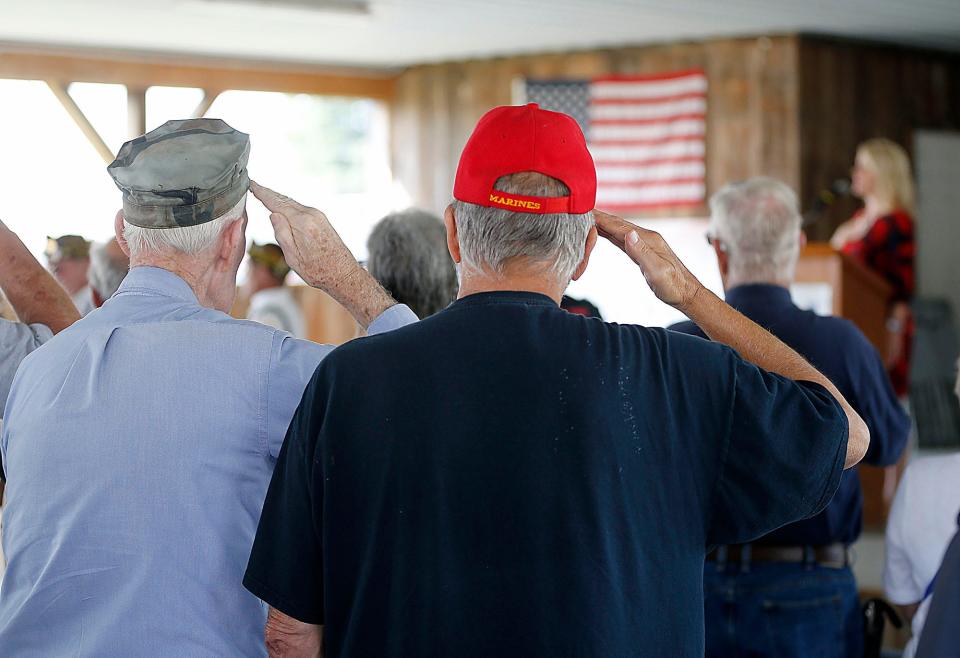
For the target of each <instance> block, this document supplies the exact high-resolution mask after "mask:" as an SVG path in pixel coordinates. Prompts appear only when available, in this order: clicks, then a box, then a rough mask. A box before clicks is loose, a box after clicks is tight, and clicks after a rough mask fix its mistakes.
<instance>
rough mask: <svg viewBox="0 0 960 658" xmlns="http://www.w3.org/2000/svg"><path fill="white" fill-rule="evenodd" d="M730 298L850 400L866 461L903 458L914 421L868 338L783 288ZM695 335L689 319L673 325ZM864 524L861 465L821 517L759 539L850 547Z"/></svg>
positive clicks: (753, 288)
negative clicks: (865, 433) (799, 302)
mask: <svg viewBox="0 0 960 658" xmlns="http://www.w3.org/2000/svg"><path fill="white" fill-rule="evenodd" d="M726 297H727V303H728V304H730V305H731V306H733V308H735V309H737V310H738V311H740V312H741V313H743V314H744V315H745V316H747V317H748V318H750V319H751V320H753V321H754V322H756V323H757V324H759V325H760V326H761V327H764V328H765V329H767V330H768V331H770V333H772V334H773V335H774V336H776V337H777V338H779V339H780V340H782V341H783V342H784V343H786V344H787V345H789V346H790V347H792V348H793V349H795V350H796V351H797V353H799V354H800V355H801V356H803V357H804V358H805V359H807V361H809V362H810V363H811V364H812V365H813V366H814V367H815V368H816V369H817V370H819V371H820V372H821V373H823V374H824V375H825V376H826V377H827V379H829V380H830V381H831V382H833V385H834V386H836V387H837V390H838V391H840V393H841V394H842V395H843V397H845V398H846V399H847V402H849V403H850V406H851V407H853V408H854V410H856V412H857V413H858V414H860V417H861V418H863V420H864V422H865V423H866V424H867V427H868V428H869V429H870V448H869V449H868V450H867V454H866V456H865V457H864V458H863V462H864V463H866V464H872V465H874V466H888V465H890V464H895V463H896V462H897V460H898V459H900V453H901V452H903V447H904V445H906V442H907V437H908V436H909V434H910V418H909V417H908V416H907V414H906V412H905V411H904V410H903V406H901V404H900V403H899V402H898V401H897V396H896V394H895V393H894V392H893V386H892V385H891V384H890V377H889V376H888V375H887V371H886V369H885V368H884V366H883V362H882V361H881V360H880V355H879V354H878V353H877V350H876V349H874V347H873V345H871V344H870V341H868V340H867V339H866V337H865V336H864V335H863V334H862V333H861V332H860V330H859V329H857V328H856V327H855V326H854V325H853V323H851V322H850V321H849V320H844V319H842V318H834V317H823V316H819V315H817V314H816V313H813V312H812V311H802V310H800V309H799V308H797V307H796V306H795V305H794V304H793V302H792V301H791V300H790V291H788V290H787V289H786V288H783V287H781V286H773V285H766V284H750V285H744V286H737V287H736V288H732V289H730V290H729V291H728V292H727V295H726ZM670 328H671V329H672V330H674V331H682V332H683V333H687V334H692V335H695V336H703V335H704V334H703V332H702V331H700V328H699V327H697V325H695V324H694V323H692V322H681V323H680V324H676V325H674V326H672V327H670ZM862 527H863V493H862V491H861V489H860V478H859V477H858V476H857V471H856V469H850V470H848V471H846V472H844V474H843V478H842V479H841V480H840V487H839V488H838V489H837V493H836V494H835V495H834V497H833V500H832V501H830V504H829V505H828V506H827V508H826V509H824V510H823V512H821V513H820V514H818V515H817V516H815V517H813V518H811V519H806V520H804V521H800V522H799V523H793V524H790V525H788V526H786V527H784V528H781V529H779V530H777V531H776V532H773V533H771V534H769V535H767V536H766V537H763V538H762V539H760V540H759V541H758V542H757V543H760V544H768V545H776V546H803V545H810V546H825V545H827V544H833V543H843V544H852V543H853V542H855V541H856V540H857V537H859V536H860V531H861V529H862Z"/></svg>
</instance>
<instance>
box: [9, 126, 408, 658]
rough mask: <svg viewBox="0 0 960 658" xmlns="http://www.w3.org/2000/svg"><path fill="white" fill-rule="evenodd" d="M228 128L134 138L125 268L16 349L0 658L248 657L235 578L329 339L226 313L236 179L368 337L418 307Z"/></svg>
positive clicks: (241, 201) (128, 164)
mask: <svg viewBox="0 0 960 658" xmlns="http://www.w3.org/2000/svg"><path fill="white" fill-rule="evenodd" d="M248 155H249V140H248V138H247V136H246V135H244V134H243V133H240V132H237V131H235V130H233V129H232V128H230V126H228V125H227V124H225V123H224V122H222V121H220V120H214V119H197V120H188V121H171V122H168V123H166V124H164V125H163V126H161V127H160V128H158V129H156V130H154V131H152V132H150V133H148V134H146V135H144V136H143V137H140V138H138V139H135V140H133V141H131V142H128V143H127V144H125V145H124V146H123V148H122V149H121V150H120V153H119V155H118V157H117V159H116V161H114V163H113V164H111V165H110V167H109V168H108V169H109V172H110V174H111V176H113V178H114V180H115V181H116V183H117V185H118V186H119V187H120V188H121V190H122V191H123V211H122V212H121V213H119V214H118V215H117V226H116V232H117V239H118V240H119V242H120V245H121V246H122V247H123V249H124V250H125V251H126V252H128V253H129V255H130V266H131V270H130V273H129V274H128V275H127V277H126V279H125V280H124V281H123V284H122V285H121V286H120V289H119V291H118V292H117V293H116V294H115V295H114V296H113V297H112V298H111V299H110V300H109V301H107V302H106V303H105V304H104V305H103V307H102V308H101V309H100V310H98V311H96V312H94V313H91V314H90V315H89V316H88V317H87V318H85V319H84V320H82V321H80V322H78V323H77V324H75V325H74V326H72V327H71V328H70V329H69V330H67V331H64V332H62V333H60V334H59V335H58V336H56V337H55V338H53V339H52V340H51V341H50V342H49V343H48V344H47V345H45V346H44V347H43V348H41V349H39V350H37V351H36V352H34V353H33V354H32V355H31V356H30V357H28V358H27V359H26V360H25V361H24V363H23V366H22V367H21V368H20V371H19V373H18V374H17V377H16V379H15V380H14V383H13V389H12V391H11V394H10V398H9V401H8V403H7V408H6V414H7V415H6V418H5V423H4V427H3V436H2V445H0V447H2V451H3V461H4V465H5V466H6V470H7V493H8V507H7V509H6V510H5V514H4V529H3V530H4V532H3V542H4V544H3V548H4V552H5V553H6V556H7V558H8V560H9V565H8V569H7V572H6V576H5V578H4V580H3V584H2V588H0V647H2V649H0V653H2V654H3V655H5V656H118V657H120V656H123V657H127V656H260V655H263V654H264V653H265V650H264V648H263V646H262V642H261V641H260V638H262V633H263V630H262V629H263V625H264V622H265V620H266V609H265V608H264V607H263V606H262V604H261V603H260V601H258V600H257V599H256V598H255V597H254V596H252V595H250V594H249V593H247V592H246V591H244V589H243V587H242V586H241V584H240V583H241V577H242V575H243V568H244V564H245V562H246V558H247V556H248V554H249V551H250V545H251V543H252V541H253V536H254V531H255V529H256V524H257V519H258V518H259V515H260V507H261V505H262V502H263V497H264V494H265V492H266V489H267V484H268V481H269V478H270V474H271V472H272V470H273V466H274V463H275V460H276V457H277V454H278V452H279V450H280V445H281V443H282V440H283V436H284V433H285V432H286V429H287V425H288V424H289V421H290V418H291V416H292V415H293V411H294V409H295V408H296V406H297V402H298V401H299V400H300V397H301V394H302V393H303V389H304V386H305V385H306V383H307V381H308V380H309V378H310V375H311V374H312V373H313V371H314V369H315V368H316V366H317V364H318V363H319V362H320V361H321V359H323V358H324V357H325V356H326V355H327V354H328V353H329V352H330V351H331V350H332V347H330V346H323V345H317V344H314V343H309V342H306V341H301V340H296V339H294V338H292V337H291V336H290V335H289V334H287V333H284V332H281V331H278V330H275V329H272V328H270V327H266V326H264V325H261V324H257V323H254V322H248V321H243V320H235V319H233V318H231V317H230V316H228V315H227V314H226V311H228V310H229V309H230V307H231V304H232V303H233V299H234V295H235V291H236V277H237V270H238V268H239V266H240V262H241V260H242V259H243V254H244V247H245V238H244V231H245V228H246V210H245V198H246V193H247V188H248V185H249V186H250V187H251V188H252V189H253V191H254V194H256V195H257V196H258V198H260V199H261V200H262V201H263V202H264V203H265V204H266V205H267V207H268V208H269V209H270V210H271V211H273V214H272V215H271V220H272V222H273V224H274V228H275V230H276V234H277V239H278V241H279V242H280V244H281V245H282V246H283V247H284V249H285V250H287V257H288V262H290V264H291V265H292V266H293V267H294V269H296V270H297V271H298V272H299V273H300V275H301V276H303V278H304V280H306V281H307V282H308V283H310V284H311V285H313V286H316V287H319V288H322V289H324V290H325V291H326V292H328V293H329V294H331V295H332V296H333V297H334V298H335V299H337V300H338V301H339V302H340V303H341V304H343V305H344V306H345V307H346V308H347V309H349V310H350V311H351V312H352V313H353V315H354V317H355V318H356V319H357V321H358V322H360V323H361V324H362V325H364V326H368V329H369V331H370V333H377V332H379V331H385V330H388V329H393V328H396V327H398V326H400V325H403V324H406V323H408V322H412V321H414V320H415V316H413V314H412V313H411V312H410V311H409V309H407V308H406V307H403V306H397V305H396V303H395V302H394V301H393V299H391V298H390V297H389V295H387V294H386V293H385V292H384V291H383V290H382V288H380V286H379V284H377V283H376V282H375V281H374V280H373V278H372V277H370V276H369V275H368V274H367V273H366V272H364V270H363V269H362V268H361V267H360V266H359V265H358V264H357V263H356V261H355V260H354V259H353V257H352V256H351V254H350V253H349V251H347V249H346V247H345V246H344V245H343V243H342V242H341V241H340V239H339V237H338V236H337V234H336V232H335V231H334V230H333V228H332V227H331V226H330V225H329V223H328V222H327V221H326V218H325V217H324V216H323V214H322V213H320V212H318V211H315V210H312V209H306V208H304V207H302V206H300V205H299V204H296V203H294V202H292V201H289V200H287V199H285V198H283V197H280V196H278V195H276V194H275V193H273V192H271V191H270V190H267V189H266V188H262V187H259V186H257V185H256V184H255V183H250V182H249V178H248V176H247V169H246V164H247V159H248Z"/></svg>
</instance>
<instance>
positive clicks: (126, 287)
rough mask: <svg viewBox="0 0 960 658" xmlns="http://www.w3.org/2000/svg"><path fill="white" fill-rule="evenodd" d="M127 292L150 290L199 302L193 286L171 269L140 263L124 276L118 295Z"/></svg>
mask: <svg viewBox="0 0 960 658" xmlns="http://www.w3.org/2000/svg"><path fill="white" fill-rule="evenodd" d="M125 292H140V293H142V292H148V293H153V294H156V295H162V296H164V297H173V298H175V299H179V300H181V301H184V302H189V303H191V304H199V303H200V302H199V301H198V300H197V296H196V294H195V293H194V292H193V288H191V287H190V284H188V283H187V282H186V281H184V280H183V279H181V278H180V277H179V276H177V275H176V274H174V273H173V272H171V271H169V270H165V269H163V268H160V267H151V266H148V265H140V266H137V267H134V268H131V269H130V272H128V273H127V276H126V277H124V279H123V283H121V284H120V289H119V290H117V295H122V294H123V293H125Z"/></svg>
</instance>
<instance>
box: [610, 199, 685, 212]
mask: <svg viewBox="0 0 960 658" xmlns="http://www.w3.org/2000/svg"><path fill="white" fill-rule="evenodd" d="M702 206H703V201H690V200H688V199H684V200H682V201H681V200H675V201H671V200H669V199H666V200H664V201H645V202H643V203H639V202H638V203H598V204H597V208H599V209H600V210H612V211H613V212H615V213H623V212H627V211H629V210H652V209H654V208H664V209H667V208H670V209H675V208H687V209H689V210H694V209H699V208H701V207H702Z"/></svg>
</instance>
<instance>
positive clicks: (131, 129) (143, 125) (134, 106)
mask: <svg viewBox="0 0 960 658" xmlns="http://www.w3.org/2000/svg"><path fill="white" fill-rule="evenodd" d="M145 132H147V89H146V87H134V86H132V85H127V136H128V137H129V138H130V139H133V138H135V137H139V136H140V135H142V134H144V133H145Z"/></svg>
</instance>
